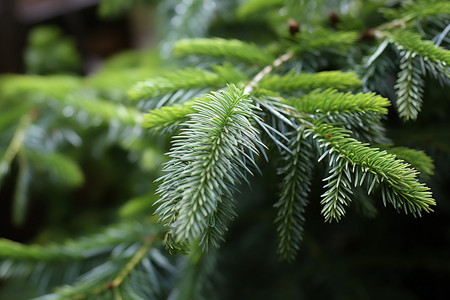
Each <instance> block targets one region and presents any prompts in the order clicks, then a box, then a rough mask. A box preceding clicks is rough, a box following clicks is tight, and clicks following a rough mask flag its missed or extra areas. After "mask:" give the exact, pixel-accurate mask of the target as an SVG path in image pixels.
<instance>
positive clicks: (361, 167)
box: [311, 124, 435, 217]
mask: <svg viewBox="0 0 450 300" xmlns="http://www.w3.org/2000/svg"><path fill="white" fill-rule="evenodd" d="M311 132H313V133H314V135H313V138H314V139H317V142H318V145H319V147H320V148H324V149H325V151H324V153H323V155H322V158H323V157H325V156H328V157H329V158H330V164H332V165H335V166H338V167H339V168H341V167H342V168H343V171H344V172H350V171H351V172H355V179H354V183H355V185H358V184H359V185H361V184H362V183H363V182H368V183H369V184H370V186H369V193H370V191H372V190H373V187H374V186H375V185H376V184H379V185H380V186H381V187H382V195H383V201H384V204H385V205H386V201H388V202H389V203H391V204H392V205H393V206H394V207H395V208H396V209H397V210H400V209H403V210H404V211H405V213H408V212H410V213H412V214H413V215H414V216H417V215H419V216H420V215H421V211H425V212H431V211H432V209H431V206H434V205H435V201H434V200H433V198H432V196H431V192H430V191H429V188H428V187H426V186H425V185H424V184H422V183H420V182H419V181H418V180H417V178H416V177H417V174H418V172H417V171H415V170H414V169H412V168H411V167H410V165H409V164H407V163H405V162H404V161H402V160H398V159H396V158H395V156H394V155H392V154H388V153H387V152H386V151H380V150H378V149H374V148H369V147H367V145H365V144H362V143H361V142H359V141H357V140H355V139H352V138H349V137H348V136H349V133H348V131H347V130H344V129H342V128H338V127H333V126H330V125H326V124H321V125H319V126H316V127H314V128H312V129H311ZM340 160H343V161H344V162H345V164H344V163H340V165H338V161H340ZM333 172H335V171H334V170H333ZM336 174H337V173H336ZM332 175H333V174H332ZM337 176H338V175H333V177H332V179H334V180H337V178H338V177H337ZM346 176H347V178H349V176H348V174H346ZM372 176H373V178H372ZM368 178H369V179H370V180H369V179H368ZM341 196H342V195H341ZM343 203H346V202H345V201H343ZM330 209H332V210H333V209H334V207H332V206H331V207H330ZM336 209H337V210H336V211H335V212H331V211H330V213H329V214H328V215H329V216H330V217H333V216H339V215H341V214H342V212H341V211H340V210H339V209H338V207H337V206H336Z"/></svg>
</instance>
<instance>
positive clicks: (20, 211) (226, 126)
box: [0, 0, 450, 299]
mask: <svg viewBox="0 0 450 300" xmlns="http://www.w3.org/2000/svg"><path fill="white" fill-rule="evenodd" d="M135 2H142V1H132V2H127V3H126V1H118V0H114V1H111V0H108V1H102V3H101V6H100V13H101V14H102V15H103V16H107V17H114V16H116V15H117V14H119V13H120V12H122V11H123V10H125V9H128V8H130V7H131V6H132V4H134V3H135ZM220 2H221V1H220ZM300 2H301V3H300ZM300 2H297V1H267V0H249V1H244V2H243V3H240V4H238V3H236V2H234V1H230V3H228V4H223V3H219V2H214V1H211V0H194V1H175V0H173V1H172V0H171V1H161V3H159V4H158V6H157V8H156V9H157V10H158V12H160V13H161V15H162V16H163V17H166V18H168V19H170V20H171V21H170V22H171V23H172V26H171V27H170V28H171V29H170V30H169V31H168V32H170V34H167V36H165V37H163V38H161V44H160V50H161V51H162V54H161V55H160V54H159V53H158V52H156V51H154V50H153V51H144V52H139V53H137V52H129V53H126V54H122V55H121V56H118V57H116V58H113V59H111V60H110V61H109V62H106V63H105V66H104V68H103V70H101V71H100V72H98V73H96V74H93V75H92V76H90V77H81V76H77V75H61V74H48V73H60V72H62V71H64V70H56V69H46V68H47V65H46V64H43V65H41V64H39V63H36V64H30V66H29V70H30V73H35V74H48V75H45V76H38V75H2V76H1V77H0V183H3V184H2V185H1V186H0V187H1V191H2V192H3V193H5V194H6V195H8V196H9V198H10V200H9V201H10V203H11V216H12V222H13V223H14V224H15V225H16V226H26V225H27V220H28V218H29V216H30V215H33V214H35V213H34V211H33V210H32V209H30V208H31V207H35V206H43V207H45V209H46V210H48V211H49V212H51V213H49V215H51V216H53V218H55V215H57V214H58V213H59V212H60V211H58V210H56V207H61V206H64V205H69V204H67V203H70V201H72V200H71V199H73V198H77V199H78V198H79V196H78V195H82V196H83V195H86V194H87V195H89V197H92V199H96V198H105V199H106V200H107V205H106V206H107V207H108V211H113V213H111V214H107V213H106V212H103V213H102V214H105V215H107V217H106V222H104V223H116V225H109V226H108V227H107V229H105V230H104V231H102V232H100V233H96V234H93V233H92V230H91V231H89V230H85V231H84V232H82V235H83V236H84V237H81V238H78V239H70V240H68V241H62V242H61V241H59V242H50V243H49V242H48V240H49V239H50V240H53V241H58V234H57V232H58V230H59V232H61V231H62V235H63V236H66V235H69V234H70V232H69V230H68V229H65V228H61V227H64V226H61V225H62V224H64V221H63V220H61V221H59V223H57V226H58V227H59V228H58V230H56V229H55V228H50V229H48V231H47V232H46V234H47V235H48V236H49V237H47V236H46V234H42V235H41V236H38V237H35V240H34V241H35V242H36V243H35V244H30V245H26V244H22V243H18V242H14V241H12V240H8V239H1V240H0V260H1V262H0V276H1V278H3V279H5V280H6V281H5V286H7V287H8V286H12V287H13V286H14V284H13V283H14V282H19V283H23V284H26V286H27V287H29V290H30V291H31V292H30V293H32V294H33V296H32V297H37V299H214V298H220V299H222V298H223V299H225V298H230V299H233V298H236V297H235V296H236V295H235V294H234V295H233V290H232V289H229V288H228V286H233V285H234V286H235V287H236V286H239V284H236V283H234V282H235V281H233V280H232V279H230V278H225V279H224V278H220V277H221V276H220V275H221V273H220V270H221V269H222V270H225V271H224V274H225V273H226V269H227V267H228V265H232V264H233V261H236V262H241V261H242V260H244V261H245V260H248V261H253V260H252V259H259V260H260V262H259V263H258V264H257V265H258V266H257V267H259V266H260V265H261V266H262V265H263V264H262V263H261V261H263V260H266V259H265V257H264V256H260V255H266V254H267V253H266V252H268V253H269V254H268V255H269V257H272V256H270V252H274V253H277V254H278V258H279V259H281V260H286V261H289V262H290V263H292V264H295V263H296V262H295V261H296V260H297V261H299V260H300V261H302V255H310V254H311V253H312V254H311V255H312V256H314V253H316V254H317V253H318V252H320V251H319V250H314V249H315V247H316V246H314V245H313V242H311V241H312V240H313V238H312V236H313V235H312V234H310V233H309V232H310V230H311V232H313V230H314V229H313V228H311V227H307V222H309V221H308V220H309V219H313V220H314V217H312V218H311V214H312V213H313V212H314V210H315V209H317V205H319V206H320V208H319V209H318V210H317V211H320V213H321V215H322V218H321V222H322V223H324V222H323V221H325V222H327V223H328V222H329V223H332V222H333V221H336V222H339V221H343V220H344V216H345V215H348V214H350V213H349V208H350V207H351V208H355V210H356V211H357V212H361V213H363V214H364V215H367V216H371V217H373V216H375V215H377V212H378V210H377V207H378V206H379V205H378V204H377V203H378V202H379V203H382V204H383V205H384V206H387V204H390V205H392V206H393V207H394V210H395V211H398V212H402V213H404V214H410V215H412V216H414V217H420V216H422V215H424V213H428V212H432V211H433V209H435V205H436V201H435V199H434V197H433V195H432V192H431V190H430V188H429V187H428V186H427V185H426V183H425V180H428V179H429V178H430V176H432V175H433V172H434V169H436V170H438V169H439V168H438V167H439V165H438V164H436V168H435V167H434V165H433V159H431V158H430V157H429V156H428V155H427V154H426V153H425V152H423V151H421V150H414V149H409V148H406V147H404V146H403V145H402V146H400V147H396V146H394V143H395V139H394V140H392V139H391V136H390V133H391V131H390V129H389V128H388V129H387V130H386V124H389V123H387V120H390V121H391V120H392V119H394V120H395V119H396V118H397V116H398V117H400V118H401V120H402V121H403V122H406V121H410V122H411V121H414V120H415V121H416V122H420V121H421V119H420V118H421V117H422V116H423V115H425V116H426V111H427V107H428V105H432V104H433V103H431V102H432V101H433V97H430V96H429V95H430V93H429V90H427V89H431V88H434V87H435V86H437V85H434V84H435V83H439V84H440V85H441V87H439V88H441V89H442V88H443V87H445V85H446V84H448V83H449V82H450V80H449V78H450V76H449V74H450V71H449V67H448V65H449V63H450V60H449V57H450V56H449V50H447V49H446V47H447V46H448V39H446V34H447V33H448V28H449V27H448V25H446V22H447V21H446V20H447V19H446V18H447V16H448V14H449V11H448V10H449V7H448V5H447V4H444V2H443V1H408V2H405V3H404V5H401V6H400V7H395V8H393V7H390V8H386V7H385V3H384V1H376V2H374V3H371V4H370V5H367V6H364V5H363V4H364V2H363V1H348V0H341V1H325V0H324V1H306V0H305V1H300ZM315 2H316V3H315ZM172 4H176V5H175V6H174V8H172V9H170V8H169V6H170V5H172ZM222 8H227V9H225V10H224V11H225V13H224V14H223V15H220V16H219V14H217V12H219V9H222ZM308 8H311V9H310V10H309V11H308ZM380 11H381V14H380V13H379V12H380ZM324 12H326V13H324ZM329 12H332V13H331V14H330V15H328V13H329ZM299 16H303V17H304V18H303V19H300V17H299ZM369 16H370V18H369ZM434 18H435V19H436V21H435V22H431V21H430V19H434ZM356 20H359V21H356ZM199 23H201V24H199ZM255 24H256V25H257V26H260V27H261V28H262V29H261V30H260V31H261V32H262V34H260V33H258V34H256V35H253V34H251V35H249V36H246V33H248V32H251V33H252V32H253V30H254V28H255V27H254V26H255ZM166 25H167V24H166ZM233 26H237V27H238V28H239V29H238V30H237V31H239V33H238V34H235V36H233V28H236V27H233ZM418 29H419V30H418ZM166 30H167V28H166ZM234 30H236V29H234ZM265 31H266V32H265ZM210 33H213V34H210ZM47 34H48V38H49V39H50V38H51V37H52V36H53V35H54V33H51V32H50V33H47ZM212 35H217V36H215V37H212ZM261 36H263V37H264V38H261ZM36 39H37V38H36ZM38 40H42V37H41V38H39V39H38ZM44 40H45V39H44ZM31 44H32V47H37V44H36V43H34V44H33V42H32V43H31ZM38 44H39V43H38ZM45 44H46V43H45ZM39 45H40V44H39ZM46 45H47V44H46ZM36 49H37V48H36ZM169 50H170V51H169ZM172 50H173V51H172ZM169 52H170V55H171V57H170V58H169V59H166V58H165V56H167V55H168V53H169ZM41 55H43V56H45V59H48V57H50V56H51V55H52V53H45V52H41ZM46 55H48V57H47V56H46ZM74 57H75V56H74ZM45 59H42V60H38V61H39V62H43V61H45ZM391 73H394V74H395V73H397V75H396V78H393V80H390V77H389V76H388V75H389V74H391ZM427 75H431V76H427ZM393 77H395V76H393ZM394 81H395V82H394ZM430 87H431V88H430ZM430 99H431V100H430ZM391 103H393V104H394V105H393V107H394V108H395V110H396V113H397V114H395V113H392V109H391V108H390V105H391ZM422 110H424V111H422ZM391 122H392V121H391ZM409 124H412V123H404V124H402V125H405V126H409ZM169 141H171V142H169ZM442 149H447V151H448V147H447V148H445V147H441V148H439V150H436V151H441V150H442ZM427 151H431V150H430V149H429V148H428V149H427ZM433 151H434V150H433ZM163 152H167V153H166V155H165V156H163ZM93 161H95V162H96V163H95V164H94V166H92V167H91V166H90V165H89V164H90V163H92V162H93ZM161 165H163V167H161ZM111 170H113V175H110V174H109V173H110V172H111ZM421 174H423V175H424V176H422V175H421ZM113 177H117V178H113ZM111 178H113V179H111ZM108 180H110V184H109V185H108V184H107V183H104V182H107V181H108ZM152 181H154V183H152ZM320 182H322V184H321V183H320ZM11 183H12V184H11ZM103 183H104V186H102V184H103ZM320 185H323V186H322V187H321V186H320ZM11 186H12V187H13V188H11ZM88 187H89V188H88ZM42 189H44V190H45V192H42ZM49 190H54V192H49ZM102 193H104V194H102ZM39 195H43V196H41V198H42V199H39V198H40V197H39ZM82 196H81V197H82ZM46 197H49V200H46ZM89 197H88V198H89ZM55 199H56V201H59V202H56V201H55ZM127 199H129V200H127ZM64 200H67V203H64V202H63V201H64ZM91 201H92V200H91ZM94 201H95V200H94ZM61 202H62V203H63V204H61ZM56 203H60V204H56ZM58 205H59V206H58ZM268 207H270V208H268ZM69 210H70V209H69ZM117 212H118V213H117ZM93 214H94V215H95V214H96V212H93ZM381 214H384V212H383V213H381ZM48 218H49V219H50V218H51V217H48ZM259 218H261V219H263V220H264V222H265V223H264V222H262V223H261V222H257V220H259V221H260V219H259ZM397 218H398V219H399V220H401V221H403V220H404V219H401V218H402V217H401V216H398V217H397ZM56 219H57V218H56ZM81 219H82V218H81ZM94 219H99V218H98V216H97V215H95V216H94ZM401 221H399V222H401ZM81 222H84V221H81ZM92 222H93V223H92V224H88V225H87V226H88V227H89V226H91V227H98V226H101V225H103V223H102V221H100V220H95V221H92ZM242 223H252V224H255V225H252V226H254V228H256V229H254V231H253V233H251V232H250V233H249V232H248V231H247V230H246V229H244V230H242V231H240V229H239V228H241V227H240V226H242V228H246V227H245V226H243V225H242ZM268 223H275V224H274V225H275V226H273V224H271V226H267V224H268ZM344 224H345V223H344V222H342V223H339V226H341V225H342V226H345V225H344ZM327 225H328V226H335V225H333V224H327ZM267 228H270V229H267ZM324 228H327V227H324ZM323 230H324V231H326V229H323ZM275 232H276V233H275ZM275 235H276V236H275ZM162 245H164V246H165V249H164V248H163V247H162ZM257 245H259V246H257ZM249 249H250V250H252V251H253V253H255V257H256V258H251V257H249V254H248V253H250V252H251V251H249ZM255 249H260V251H257V252H258V253H256V252H255ZM275 249H276V250H275ZM303 249H305V250H303ZM311 249H313V250H311ZM239 251H242V252H239ZM238 252H239V253H240V255H236V253H238ZM299 253H300V254H299ZM241 256H242V257H241ZM230 257H231V258H232V259H231V260H230ZM303 262H304V261H303ZM265 266H267V268H268V269H267V271H270V270H269V268H273V270H275V271H276V272H277V274H280V273H281V274H283V276H286V277H283V279H284V280H285V281H283V282H285V283H286V284H287V285H288V286H289V288H292V289H293V291H294V290H295V291H297V289H300V290H301V291H302V292H300V293H299V294H302V293H303V292H304V293H307V292H308V288H307V287H303V288H298V287H297V286H296V285H295V283H291V282H292V281H295V280H294V279H292V278H295V276H297V275H298V274H297V275H295V273H289V272H288V273H287V275H286V274H284V273H283V271H284V269H282V271H280V269H278V268H284V267H283V266H284V265H283V264H281V263H280V262H272V261H271V260H270V259H268V260H267V265H265ZM278 266H281V267H278ZM255 268H256V267H255ZM307 269H308V268H304V269H302V270H306V271H305V272H307ZM311 269H314V270H315V269H316V268H315V267H314V266H313V267H311ZM291 271H292V270H291ZM313 272H314V271H313ZM262 273H267V272H262ZM319 273H320V272H319ZM289 274H293V275H292V276H294V277H292V278H291V279H289V276H291V275H289ZM305 274H306V273H305ZM252 275H254V274H252ZM299 276H303V275H299ZM316 276H317V278H325V277H326V276H325V277H324V276H322V275H321V274H314V276H312V278H316ZM306 277H308V276H306ZM352 280H355V279H354V278H353V279H352ZM249 281H250V282H253V281H252V280H251V279H249ZM356 281H357V280H356ZM275 282H277V280H275ZM330 282H333V280H330ZM275 284H276V283H275ZM338 285H339V284H338ZM273 286H274V285H268V287H267V289H270V288H271V287H273ZM265 288H266V287H261V290H259V291H253V292H252V293H251V295H252V296H255V295H258V293H262V294H263V295H264V296H267V298H268V299H269V298H270V299H271V298H277V297H278V298H279V295H273V294H272V293H267V294H264V291H265ZM279 289H280V286H278V290H279ZM236 290H239V289H235V290H234V291H236ZM227 291H228V292H227ZM293 291H292V294H290V296H292V297H290V298H295V295H297V296H298V295H299V294H296V293H294V292H293ZM222 292H223V293H222ZM272 292H273V291H272ZM242 293H243V294H242V295H244V294H246V292H245V291H243V292H242ZM323 293H324V292H322V293H319V294H320V295H322V296H319V297H318V298H321V297H322V298H330V297H329V295H325V294H323ZM355 293H356V292H355ZM275 294H276V293H275ZM319 294H318V295H319ZM343 294H345V293H342V294H341V295H343ZM0 295H1V294H0ZM286 295H287V294H286ZM353 296H355V294H353ZM359 296H360V295H359ZM24 297H25V296H24ZM286 297H287V298H289V295H287V296H286ZM259 298H262V296H261V297H259ZM354 298H358V295H357V296H355V297H354Z"/></svg>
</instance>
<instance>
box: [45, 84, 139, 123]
mask: <svg viewBox="0 0 450 300" xmlns="http://www.w3.org/2000/svg"><path fill="white" fill-rule="evenodd" d="M54 103H56V104H59V105H64V107H62V111H61V112H62V113H63V115H65V116H66V117H71V116H76V113H75V112H76V110H78V111H80V112H84V113H87V114H88V115H89V116H91V117H93V118H97V119H99V120H100V121H103V122H104V121H119V122H120V124H122V125H128V126H142V122H143V118H142V114H141V112H140V111H139V110H137V109H136V108H134V107H129V106H125V105H123V104H121V103H113V102H111V101H108V100H103V99H98V98H95V97H90V96H89V95H84V94H83V92H80V93H72V94H69V95H67V96H66V97H64V98H63V99H62V100H60V101H55V102H54Z"/></svg>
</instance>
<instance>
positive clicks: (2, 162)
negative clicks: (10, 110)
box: [0, 114, 33, 186]
mask: <svg viewBox="0 0 450 300" xmlns="http://www.w3.org/2000/svg"><path fill="white" fill-rule="evenodd" d="M32 120H33V119H32V116H31V114H25V115H23V116H22V117H21V118H20V121H19V124H18V125H17V128H16V131H15V132H14V135H13V137H12V139H11V142H10V143H9V145H8V147H7V148H6V151H5V153H3V156H2V157H1V159H0V186H1V183H2V180H3V177H4V176H5V175H6V174H7V173H8V171H9V168H10V165H11V163H12V161H13V160H14V158H15V157H16V155H17V154H18V153H19V151H20V149H22V146H23V141H24V138H25V133H26V131H27V129H28V126H29V125H30V124H31V121H32Z"/></svg>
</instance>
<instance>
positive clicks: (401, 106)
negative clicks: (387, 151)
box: [395, 52, 425, 120]
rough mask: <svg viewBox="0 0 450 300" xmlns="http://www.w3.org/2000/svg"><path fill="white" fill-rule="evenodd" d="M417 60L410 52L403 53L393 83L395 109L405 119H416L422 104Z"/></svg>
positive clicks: (419, 70)
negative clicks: (394, 83)
mask: <svg viewBox="0 0 450 300" xmlns="http://www.w3.org/2000/svg"><path fill="white" fill-rule="evenodd" d="M421 74H422V72H421V69H420V66H419V61H418V59H417V58H416V57H414V55H413V54H412V53H411V52H406V53H404V56H403V57H402V59H401V61H400V72H399V73H398V78H397V83H396V85H395V89H396V94H397V101H396V104H397V110H398V112H399V115H400V117H402V118H403V119H405V120H408V119H413V120H414V119H416V118H417V115H418V114H419V111H420V110H421V106H422V95H423V87H424V85H425V83H424V80H423V79H422V76H421Z"/></svg>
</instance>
